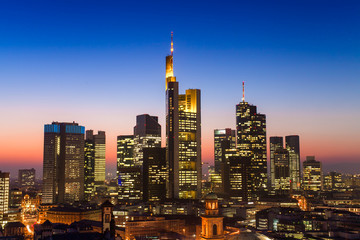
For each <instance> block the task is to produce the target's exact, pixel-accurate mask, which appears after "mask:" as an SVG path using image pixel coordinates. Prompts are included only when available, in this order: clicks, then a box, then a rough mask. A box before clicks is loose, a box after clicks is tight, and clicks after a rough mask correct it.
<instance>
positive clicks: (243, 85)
mask: <svg viewBox="0 0 360 240" xmlns="http://www.w3.org/2000/svg"><path fill="white" fill-rule="evenodd" d="M242 87H243V96H242V101H243V102H245V82H244V81H243V84H242Z"/></svg>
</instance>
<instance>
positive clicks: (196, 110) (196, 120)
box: [179, 89, 202, 199]
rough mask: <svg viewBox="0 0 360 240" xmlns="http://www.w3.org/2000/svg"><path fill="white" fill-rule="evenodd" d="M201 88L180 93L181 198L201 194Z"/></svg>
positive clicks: (193, 197)
mask: <svg viewBox="0 0 360 240" xmlns="http://www.w3.org/2000/svg"><path fill="white" fill-rule="evenodd" d="M201 174H202V173H201V115H200V90H199V89H188V90H186V93H185V94H182V95H179V198H184V199H196V198H199V197H200V196H201Z"/></svg>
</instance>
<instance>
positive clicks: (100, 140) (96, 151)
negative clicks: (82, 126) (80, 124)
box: [85, 130, 106, 188]
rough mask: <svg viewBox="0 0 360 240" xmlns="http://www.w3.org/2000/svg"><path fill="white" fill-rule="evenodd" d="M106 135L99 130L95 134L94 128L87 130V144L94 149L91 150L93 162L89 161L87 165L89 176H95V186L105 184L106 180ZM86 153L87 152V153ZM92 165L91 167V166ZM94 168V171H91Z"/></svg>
mask: <svg viewBox="0 0 360 240" xmlns="http://www.w3.org/2000/svg"><path fill="white" fill-rule="evenodd" d="M105 139H106V136H105V132H104V131H98V134H95V135H94V131H93V130H87V131H86V141H85V142H86V144H87V146H88V149H89V150H90V148H89V147H90V145H91V146H92V149H93V150H90V151H91V152H92V154H93V162H92V163H91V161H88V163H90V165H87V167H85V168H87V169H88V170H89V171H88V173H89V175H88V176H89V177H90V178H92V176H94V188H96V187H99V186H102V185H104V182H105V149H106V147H105V143H106V140H105ZM85 155H86V153H85ZM90 166H91V167H90ZM91 168H92V172H91Z"/></svg>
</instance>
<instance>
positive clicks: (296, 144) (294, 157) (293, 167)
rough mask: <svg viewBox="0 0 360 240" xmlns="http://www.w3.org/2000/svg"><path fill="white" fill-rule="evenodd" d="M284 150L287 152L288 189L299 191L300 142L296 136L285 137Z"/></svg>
mask: <svg viewBox="0 0 360 240" xmlns="http://www.w3.org/2000/svg"><path fill="white" fill-rule="evenodd" d="M285 144H286V149H287V150H288V151H289V162H290V179H291V183H290V185H291V186H290V188H291V190H300V180H301V178H300V140H299V136H298V135H290V136H285Z"/></svg>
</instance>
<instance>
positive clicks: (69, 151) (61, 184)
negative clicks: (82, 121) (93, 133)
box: [42, 122, 85, 204]
mask: <svg viewBox="0 0 360 240" xmlns="http://www.w3.org/2000/svg"><path fill="white" fill-rule="evenodd" d="M44 131H45V133H44V162H43V197H42V202H43V203H50V204H51V203H73V202H75V201H81V200H83V195H84V132H85V127H83V126H79V124H77V123H75V122H73V123H65V122H63V123H59V122H53V123H52V124H46V125H45V126H44Z"/></svg>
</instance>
